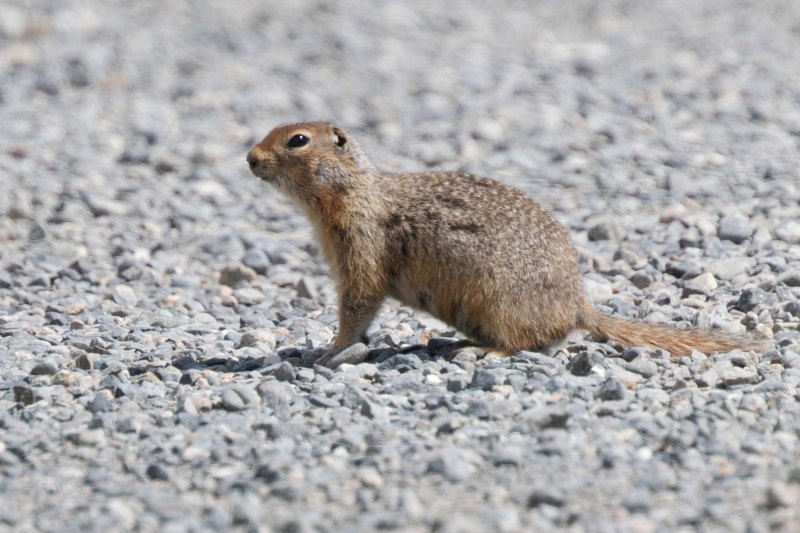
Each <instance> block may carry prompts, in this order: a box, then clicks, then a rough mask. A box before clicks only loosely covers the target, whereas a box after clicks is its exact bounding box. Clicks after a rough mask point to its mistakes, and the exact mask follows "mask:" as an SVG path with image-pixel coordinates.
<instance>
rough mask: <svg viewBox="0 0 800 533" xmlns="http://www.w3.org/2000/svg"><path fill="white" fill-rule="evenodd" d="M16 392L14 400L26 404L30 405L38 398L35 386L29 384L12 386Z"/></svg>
mask: <svg viewBox="0 0 800 533" xmlns="http://www.w3.org/2000/svg"><path fill="white" fill-rule="evenodd" d="M11 390H12V391H13V393H14V401H16V402H20V403H21V404H24V405H30V404H32V403H34V402H36V401H37V400H38V397H37V395H36V394H35V393H34V391H33V388H31V387H30V386H28V385H14V386H13V387H11Z"/></svg>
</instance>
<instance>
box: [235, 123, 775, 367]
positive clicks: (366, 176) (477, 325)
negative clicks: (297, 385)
mask: <svg viewBox="0 0 800 533" xmlns="http://www.w3.org/2000/svg"><path fill="white" fill-rule="evenodd" d="M297 134H302V135H305V136H307V137H308V138H309V139H310V142H309V143H308V144H307V145H305V146H302V147H299V148H289V147H287V142H288V140H289V139H291V138H292V137H293V136H294V135H297ZM248 162H249V163H250V166H251V169H252V171H253V173H254V174H256V175H257V176H259V177H261V178H262V179H264V180H265V181H267V182H270V183H272V184H274V185H275V186H276V187H277V188H278V189H279V190H281V191H283V192H284V193H286V194H287V195H288V196H289V197H290V198H292V199H293V200H294V201H295V203H297V205H298V206H299V207H300V208H301V209H303V211H304V212H305V213H306V214H307V216H308V218H309V219H310V220H311V222H312V224H313V225H314V228H315V230H316V234H317V236H318V238H319V241H320V243H321V245H322V251H323V254H324V256H325V259H326V260H327V261H328V263H329V264H330V265H331V268H332V271H333V274H334V276H335V278H336V282H337V290H338V295H339V333H338V335H337V337H336V340H335V341H334V346H333V350H334V351H335V350H340V349H342V348H344V347H346V346H348V345H350V344H353V343H355V342H358V341H359V339H360V338H361V337H362V335H363V334H364V332H365V331H366V329H367V326H368V325H369V323H370V322H371V320H372V318H373V317H374V315H375V313H376V312H377V310H378V307H379V306H380V304H381V302H382V301H383V300H384V299H385V298H386V297H387V296H391V297H393V298H396V299H398V300H400V301H401V302H403V303H404V304H406V305H409V306H412V307H415V308H418V309H422V310H423V311H427V312H429V313H430V314H432V315H434V316H435V317H437V318H439V319H441V320H443V321H445V322H447V323H449V324H451V325H452V326H454V327H456V328H458V329H459V330H461V331H462V332H464V333H465V334H466V335H468V336H469V337H471V338H473V339H474V340H477V341H479V342H481V343H482V344H485V345H487V346H491V347H495V348H499V349H500V350H502V351H505V352H508V353H513V352H516V351H519V350H523V349H536V348H542V347H546V346H547V345H549V344H552V343H554V342H557V341H560V340H562V339H563V338H564V337H565V336H566V335H567V334H568V333H569V332H570V331H572V330H573V329H577V328H581V329H587V330H589V331H591V332H592V333H593V334H594V335H596V336H598V337H602V338H608V339H612V340H615V341H618V342H620V343H622V344H625V345H637V346H652V347H660V348H664V349H666V350H668V351H670V352H672V353H673V354H674V355H684V354H686V353H689V352H691V350H693V349H696V350H699V351H704V352H713V351H729V350H731V349H734V348H744V349H759V348H760V346H759V345H758V344H757V343H755V342H754V341H752V340H751V339H748V338H743V337H733V336H728V335H724V334H722V333H718V332H713V331H705V330H678V329H674V328H670V327H666V326H655V325H651V324H643V323H640V322H635V321H628V320H621V319H617V318H613V317H608V316H605V315H603V314H601V313H600V312H598V311H597V310H596V309H595V308H594V307H592V306H591V305H590V304H588V303H587V301H586V299H585V297H584V295H583V292H582V289H581V279H580V275H579V273H578V268H577V259H576V252H575V249H574V247H573V246H572V243H571V241H570V238H569V235H568V234H567V232H566V230H565V229H564V227H563V226H561V225H560V224H559V223H558V222H557V221H556V220H555V219H554V218H553V217H552V216H550V215H549V214H548V213H547V212H545V211H544V210H543V209H542V208H541V207H540V206H539V205H538V204H536V203H535V202H534V201H533V200H531V199H530V198H528V197H527V196H525V195H524V194H523V193H521V192H520V191H518V190H516V189H513V188H511V187H508V186H506V185H503V184H502V183H499V182H497V181H494V180H491V179H488V178H481V177H476V176H472V175H468V174H456V173H448V172H426V173H417V174H410V173H409V174H394V173H389V172H383V171H379V170H378V169H376V168H375V167H374V166H373V165H372V163H371V162H370V161H369V159H368V158H367V157H366V155H365V154H364V152H363V150H362V149H361V148H360V147H359V145H358V143H357V142H356V141H355V140H354V139H353V138H352V137H349V136H348V135H347V134H345V132H344V131H343V130H342V129H341V128H338V127H337V126H334V125H332V124H327V123H307V124H294V125H287V126H281V127H278V128H276V129H275V130H273V131H272V132H270V133H269V135H267V136H266V137H265V138H264V140H263V141H261V142H260V143H259V144H257V145H256V146H254V147H253V148H252V149H251V150H250V152H249V153H248Z"/></svg>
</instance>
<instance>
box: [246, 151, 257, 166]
mask: <svg viewBox="0 0 800 533" xmlns="http://www.w3.org/2000/svg"><path fill="white" fill-rule="evenodd" d="M247 164H248V165H250V170H253V169H254V168H256V165H258V158H257V157H256V156H255V154H253V152H247Z"/></svg>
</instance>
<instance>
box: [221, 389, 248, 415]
mask: <svg viewBox="0 0 800 533" xmlns="http://www.w3.org/2000/svg"><path fill="white" fill-rule="evenodd" d="M245 406H246V404H245V401H244V398H242V397H241V396H240V395H239V394H237V392H236V391H235V390H233V389H225V390H224V391H222V407H224V408H225V409H226V410H228V411H241V410H242V409H244V408H245Z"/></svg>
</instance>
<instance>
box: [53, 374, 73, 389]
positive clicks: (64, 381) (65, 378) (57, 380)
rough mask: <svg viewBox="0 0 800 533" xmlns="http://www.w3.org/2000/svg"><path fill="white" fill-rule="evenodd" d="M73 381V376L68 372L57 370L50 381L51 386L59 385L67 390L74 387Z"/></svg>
mask: <svg viewBox="0 0 800 533" xmlns="http://www.w3.org/2000/svg"><path fill="white" fill-rule="evenodd" d="M75 381H76V380H75V374H73V373H72V372H70V371H69V370H59V371H58V372H56V373H55V375H54V376H53V378H52V379H51V380H50V382H51V383H52V384H53V385H61V386H62V387H67V388H69V387H72V386H74V385H75Z"/></svg>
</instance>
